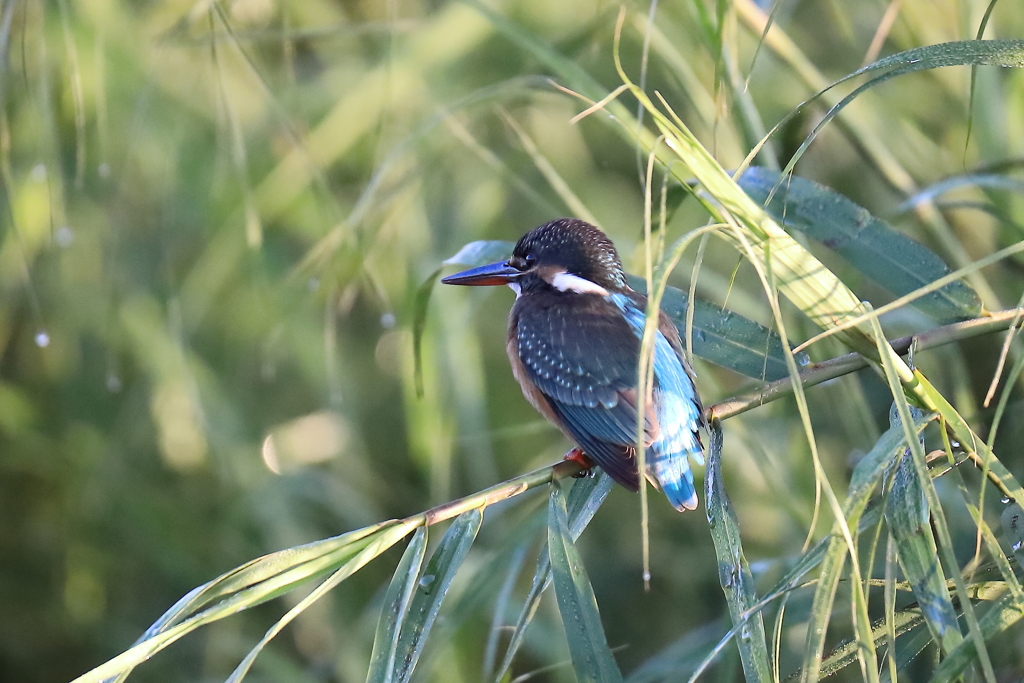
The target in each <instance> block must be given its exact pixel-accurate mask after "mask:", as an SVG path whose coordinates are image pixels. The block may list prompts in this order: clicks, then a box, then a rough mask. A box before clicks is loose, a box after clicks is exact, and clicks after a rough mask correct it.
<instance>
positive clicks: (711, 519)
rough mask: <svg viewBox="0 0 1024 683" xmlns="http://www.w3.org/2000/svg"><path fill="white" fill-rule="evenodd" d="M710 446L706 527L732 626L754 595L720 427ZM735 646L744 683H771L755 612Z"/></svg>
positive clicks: (751, 603)
mask: <svg viewBox="0 0 1024 683" xmlns="http://www.w3.org/2000/svg"><path fill="white" fill-rule="evenodd" d="M710 429H711V443H710V446H709V447H708V465H707V471H706V473H705V476H704V482H705V483H704V486H705V489H706V490H705V493H704V495H705V498H706V500H707V515H708V523H709V524H710V525H711V539H712V540H713V541H714V543H715V554H716V555H717V556H718V576H719V580H720V581H721V583H722V591H723V592H724V593H725V599H726V602H727V603H728V604H729V614H730V616H732V620H733V623H734V624H738V623H740V621H741V620H742V619H743V618H744V615H745V613H746V612H748V611H749V610H750V609H752V608H753V607H754V606H755V605H756V604H757V591H756V590H755V588H754V577H753V575H752V574H751V573H750V565H749V564H747V559H746V557H744V555H743V543H742V541H741V540H740V529H739V523H738V522H737V521H736V514H735V512H733V509H732V505H731V504H730V503H729V496H728V495H727V494H726V492H725V485H724V483H723V482H722V426H721V424H720V423H717V422H713V424H712V425H711V427H710ZM739 635H740V637H739V638H738V639H737V640H736V644H737V645H738V647H739V650H740V661H741V662H742V663H743V673H744V674H745V676H746V680H748V681H752V682H753V681H756V682H757V683H768V682H769V681H771V680H772V676H771V667H770V665H769V663H768V644H767V640H766V639H765V633H764V619H763V618H762V616H761V613H760V612H758V613H757V614H755V615H754V616H753V617H750V618H748V619H746V621H745V622H744V623H743V624H742V626H740V632H739Z"/></svg>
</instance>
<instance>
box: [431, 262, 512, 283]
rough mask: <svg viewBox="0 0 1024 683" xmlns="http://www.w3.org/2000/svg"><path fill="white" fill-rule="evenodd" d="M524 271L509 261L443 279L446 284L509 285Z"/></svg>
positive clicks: (490, 264)
mask: <svg viewBox="0 0 1024 683" xmlns="http://www.w3.org/2000/svg"><path fill="white" fill-rule="evenodd" d="M522 274H523V273H522V272H521V271H520V270H518V269H516V268H513V267H512V266H510V265H508V262H507V261H501V262H499V263H489V264H487V265H486V266H479V267H477V268H470V269H469V270H464V271H462V272H461V273H455V275H449V276H448V277H446V278H444V279H443V280H441V282H443V283H444V284H446V285H507V284H509V283H510V282H514V281H515V280H516V279H517V278H518V277H519V276H520V275H522Z"/></svg>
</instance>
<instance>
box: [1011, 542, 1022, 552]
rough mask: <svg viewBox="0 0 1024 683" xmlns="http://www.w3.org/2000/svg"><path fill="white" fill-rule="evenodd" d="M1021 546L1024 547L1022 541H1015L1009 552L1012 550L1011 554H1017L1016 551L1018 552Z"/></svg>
mask: <svg viewBox="0 0 1024 683" xmlns="http://www.w3.org/2000/svg"><path fill="white" fill-rule="evenodd" d="M1021 545H1024V541H1017V542H1016V543H1014V544H1013V545H1012V546H1010V550H1012V551H1013V552H1017V551H1018V550H1020V548H1021Z"/></svg>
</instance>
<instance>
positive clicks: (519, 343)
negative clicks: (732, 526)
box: [442, 218, 703, 512]
mask: <svg viewBox="0 0 1024 683" xmlns="http://www.w3.org/2000/svg"><path fill="white" fill-rule="evenodd" d="M442 282H444V283H445V284H450V285H506V284H507V285H508V286H509V287H511V288H512V289H513V290H514V291H515V293H516V302H515V304H514V305H513V306H512V312H511V314H510V315H509V326H508V345H507V349H508V357H509V360H510V361H511V362H512V372H513V374H514V375H515V378H516V379H517V380H518V381H519V384H520V385H521V386H522V389H523V394H524V395H525V396H526V398H527V400H529V401H530V403H531V404H533V407H534V408H536V409H537V410H538V411H539V412H540V413H541V414H542V415H544V417H546V418H547V419H548V420H550V421H551V422H552V423H554V424H555V426H557V427H558V428H559V429H560V430H562V432H563V433H564V434H565V435H566V436H568V437H569V438H570V439H571V440H572V441H574V442H575V443H576V445H577V446H578V447H579V450H581V451H582V453H583V454H584V455H585V456H586V458H587V459H589V460H590V461H593V462H594V463H596V464H598V465H600V466H601V468H602V469H604V471H605V472H607V473H608V474H609V475H611V477H612V478H613V479H614V480H615V481H617V482H618V483H620V484H622V485H623V486H625V487H626V488H627V489H629V490H631V491H636V490H638V489H639V486H640V480H639V476H638V473H637V462H636V443H637V439H636V436H637V405H638V401H637V399H638V392H637V384H638V382H637V377H638V365H639V357H640V340H641V338H642V336H643V330H644V310H645V308H646V305H647V297H645V296H644V295H642V294H639V293H637V292H635V291H633V290H632V289H630V287H629V286H628V285H627V284H626V278H625V275H624V274H623V271H622V263H621V262H620V261H619V256H618V254H617V253H616V251H615V247H614V246H613V245H612V243H611V242H610V241H609V240H608V238H607V237H605V235H604V233H603V232H601V231H600V230H598V229H597V228H596V227H594V226H593V225H590V224H589V223H586V222H584V221H581V220H578V219H575V218H562V219H559V220H555V221H551V222H550V223H546V224H545V225H542V226H540V227H538V228H535V229H533V230H531V231H530V232H528V233H527V234H526V235H524V236H523V237H522V239H520V240H519V243H518V244H516V246H515V249H514V251H513V252H512V257H511V258H510V259H509V260H507V261H502V262H499V263H492V264H490V265H486V266H480V267H479V268H473V269H471V270H466V271H463V272H461V273H457V274H455V275H450V276H449V277H446V278H444V279H443V280H442ZM693 379H694V376H693V371H692V370H691V369H690V367H689V366H688V365H687V363H686V360H685V359H684V357H683V346H682V343H681V342H680V340H679V332H678V331H677V330H676V328H675V326H674V325H673V324H672V322H671V321H670V320H669V319H668V317H667V316H666V315H665V314H664V313H661V314H660V317H659V320H658V333H657V338H656V341H655V344H654V381H653V387H652V391H651V394H649V398H648V400H647V402H646V410H645V413H646V414H645V416H644V439H645V445H646V447H647V450H646V456H645V457H646V461H645V462H646V468H645V475H646V476H647V479H648V480H649V481H650V482H651V483H652V484H654V485H656V486H658V487H659V488H660V489H661V490H662V491H664V493H665V495H666V496H667V497H668V499H669V501H670V502H671V503H672V505H673V507H675V508H676V509H677V510H679V511H680V512H682V511H683V510H693V509H694V508H696V507H697V493H696V491H695V490H694V487H693V473H692V472H691V471H690V464H689V456H691V455H692V456H694V457H696V458H697V459H701V457H702V451H703V448H702V446H701V442H700V436H699V434H698V431H697V430H698V428H699V427H700V426H701V425H702V424H703V417H702V409H701V404H700V398H699V397H698V396H697V390H696V388H695V387H694V382H693Z"/></svg>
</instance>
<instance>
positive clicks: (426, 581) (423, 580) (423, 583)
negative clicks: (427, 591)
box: [420, 574, 435, 588]
mask: <svg viewBox="0 0 1024 683" xmlns="http://www.w3.org/2000/svg"><path fill="white" fill-rule="evenodd" d="M434 578H435V577H434V575H433V574H425V575H423V576H421V577H420V588H428V587H429V586H430V584H432V583H434Z"/></svg>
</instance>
